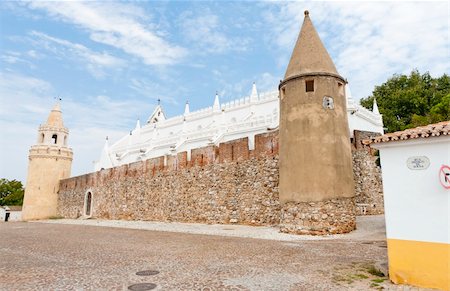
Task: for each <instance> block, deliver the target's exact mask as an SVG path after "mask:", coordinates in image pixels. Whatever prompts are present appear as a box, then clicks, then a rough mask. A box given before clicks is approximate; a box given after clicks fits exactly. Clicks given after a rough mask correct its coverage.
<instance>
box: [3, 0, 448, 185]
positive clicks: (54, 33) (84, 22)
mask: <svg viewBox="0 0 450 291" xmlns="http://www.w3.org/2000/svg"><path fill="white" fill-rule="evenodd" d="M306 9H307V10H309V12H310V17H311V19H312V21H313V23H314V25H315V27H316V29H317V31H318V33H319V35H320V37H321V38H322V41H323V42H324V44H325V47H326V48H327V49H328V51H329V53H330V55H331V57H332V59H333V60H334V62H335V64H336V67H337V69H338V71H339V73H340V74H341V75H342V76H344V77H345V78H347V80H348V82H349V85H350V88H351V91H352V95H353V98H354V99H356V100H358V99H360V98H364V97H367V96H369V95H371V92H372V91H373V89H374V86H376V85H379V84H382V83H383V82H385V81H386V80H387V79H388V78H389V77H391V76H392V75H393V74H408V73H409V72H411V70H413V69H418V70H419V71H420V72H425V71H428V72H430V74H431V75H432V76H440V75H442V74H444V73H447V74H448V73H449V72H450V61H449V60H450V54H449V43H450V42H449V37H450V36H449V33H450V32H449V31H450V30H449V19H450V15H449V3H448V1H442V2H430V1H427V2H398V1H397V2H388V1H383V2H360V1H358V2H303V1H302V2H281V1H276V2H275V1H274V2H268V1H265V2H256V1H195V2H194V1H192V2H188V1H129V2H118V1H98V2H97V1H88V2H75V1H50V2H46V1H1V2H0V178H7V179H17V180H20V181H22V182H24V183H25V181H26V175H27V165H28V157H27V156H28V150H29V148H30V146H31V145H33V144H35V143H36V142H37V129H38V127H39V124H41V123H44V122H45V121H46V119H47V116H48V113H49V111H50V110H51V108H52V107H53V105H54V103H55V98H61V99H62V101H61V107H62V111H63V116H64V123H65V126H66V127H68V128H69V131H70V136H69V145H70V147H71V148H72V149H73V151H74V160H73V164H72V175H73V176H75V175H80V174H83V173H88V172H91V171H92V170H93V161H95V160H98V159H99V157H100V153H101V149H102V147H103V145H104V142H105V137H106V136H108V137H109V140H110V142H111V143H113V142H115V141H117V140H118V139H119V138H120V137H121V136H123V135H125V134H127V133H128V132H129V131H130V130H131V129H133V128H134V127H135V124H136V120H137V119H140V120H141V123H145V121H146V120H147V118H148V117H149V115H150V114H151V113H152V111H153V109H154V108H155V106H156V104H157V103H158V99H160V100H161V104H162V106H163V108H164V110H165V113H166V115H168V116H169V117H170V116H174V115H178V114H182V112H183V111H184V104H185V102H186V101H189V105H190V109H191V111H194V110H196V109H200V108H203V107H207V106H211V105H212V104H213V101H214V95H215V93H216V92H218V94H219V96H220V100H221V102H226V101H230V100H233V99H237V98H240V97H243V96H247V95H249V93H250V91H251V86H252V83H253V82H256V85H257V88H258V90H259V91H260V92H264V91H271V90H276V89H277V85H278V83H279V81H280V80H281V79H283V76H284V72H285V70H286V67H287V64H288V61H289V58H290V54H291V52H292V49H293V47H294V44H295V41H296V39H297V36H298V33H299V31H300V26H301V23H302V21H303V15H304V14H303V11H304V10H306Z"/></svg>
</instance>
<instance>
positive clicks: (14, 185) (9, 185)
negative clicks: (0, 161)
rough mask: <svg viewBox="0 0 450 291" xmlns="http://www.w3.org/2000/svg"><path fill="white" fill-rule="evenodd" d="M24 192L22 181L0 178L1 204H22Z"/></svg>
mask: <svg viewBox="0 0 450 291" xmlns="http://www.w3.org/2000/svg"><path fill="white" fill-rule="evenodd" d="M24 192H25V190H24V188H23V185H22V182H20V181H17V180H8V179H0V205H22V204H23V195H24Z"/></svg>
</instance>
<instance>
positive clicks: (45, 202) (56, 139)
mask: <svg viewBox="0 0 450 291" xmlns="http://www.w3.org/2000/svg"><path fill="white" fill-rule="evenodd" d="M68 137H69V130H68V129H67V128H66V127H64V123H63V118H62V113H61V108H60V105H59V103H57V104H56V105H55V106H54V107H53V109H52V111H51V112H50V114H49V116H48V119H47V122H46V123H44V124H42V125H40V126H39V130H38V139H37V143H36V144H35V145H33V146H32V147H31V149H30V152H29V155H28V159H29V163H28V177H27V184H26V187H25V197H24V201H23V210H22V219H23V220H34V219H45V218H49V217H51V216H56V215H57V203H58V196H57V192H58V190H59V181H60V180H61V179H65V178H68V177H70V169H71V166H72V156H73V153H72V149H71V148H69V147H68V146H67V139H68Z"/></svg>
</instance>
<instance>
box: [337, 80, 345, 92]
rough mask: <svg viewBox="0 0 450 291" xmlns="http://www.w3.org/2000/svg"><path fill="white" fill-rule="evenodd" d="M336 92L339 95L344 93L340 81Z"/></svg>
mask: <svg viewBox="0 0 450 291" xmlns="http://www.w3.org/2000/svg"><path fill="white" fill-rule="evenodd" d="M338 92H339V95H344V84H342V83H341V82H338Z"/></svg>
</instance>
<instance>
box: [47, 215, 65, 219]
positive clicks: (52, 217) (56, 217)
mask: <svg viewBox="0 0 450 291" xmlns="http://www.w3.org/2000/svg"><path fill="white" fill-rule="evenodd" d="M63 218H64V217H62V216H58V215H56V216H50V217H49V218H48V219H63Z"/></svg>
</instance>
